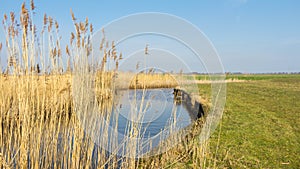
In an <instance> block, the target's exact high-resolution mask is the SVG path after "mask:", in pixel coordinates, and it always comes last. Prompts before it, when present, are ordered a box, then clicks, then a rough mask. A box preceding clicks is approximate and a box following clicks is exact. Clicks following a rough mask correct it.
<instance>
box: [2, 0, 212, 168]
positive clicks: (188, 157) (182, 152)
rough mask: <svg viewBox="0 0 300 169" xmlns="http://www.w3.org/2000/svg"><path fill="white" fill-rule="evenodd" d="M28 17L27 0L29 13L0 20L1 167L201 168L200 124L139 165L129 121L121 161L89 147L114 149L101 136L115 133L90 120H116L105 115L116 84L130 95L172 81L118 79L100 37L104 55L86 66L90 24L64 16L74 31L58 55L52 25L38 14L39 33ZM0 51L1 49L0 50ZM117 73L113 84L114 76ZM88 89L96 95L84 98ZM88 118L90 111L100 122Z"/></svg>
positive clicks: (136, 130)
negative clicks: (2, 58)
mask: <svg viewBox="0 0 300 169" xmlns="http://www.w3.org/2000/svg"><path fill="white" fill-rule="evenodd" d="M34 11H35V5H34V2H33V1H30V7H29V9H28V8H27V7H26V6H25V3H24V4H23V5H22V7H21V13H20V20H17V19H16V18H18V17H17V16H16V15H15V13H13V12H11V13H10V14H9V16H8V15H4V18H3V26H4V30H5V33H6V39H5V41H6V43H5V44H6V50H7V53H8V62H7V66H6V67H5V69H4V70H5V71H4V72H3V73H2V72H1V75H0V89H1V90H0V124H1V128H0V166H1V168H2V167H4V168H165V167H169V168H173V167H174V166H175V167H178V166H179V167H183V168H184V167H186V166H189V167H191V168H199V167H202V168H203V167H206V166H207V164H206V160H207V159H209V158H208V155H207V154H206V152H207V150H206V148H207V144H208V143H204V144H202V143H199V142H197V139H196V136H197V135H198V133H199V131H200V126H201V120H200V121H198V122H197V123H195V124H193V126H190V127H189V128H188V129H187V130H188V131H187V133H189V134H188V135H186V136H185V137H184V138H181V137H180V138H178V136H175V137H174V138H173V137H170V138H169V140H168V141H166V142H164V143H161V144H162V145H163V146H165V147H168V145H171V144H172V139H182V142H181V143H180V144H179V145H178V146H177V147H175V148H172V149H171V150H169V151H166V152H165V153H163V154H161V155H154V156H152V157H148V158H146V159H140V158H132V157H135V156H136V155H137V151H139V150H140V148H141V147H138V146H137V145H138V142H137V141H135V140H136V139H134V138H138V137H141V136H142V134H141V133H140V132H141V126H140V125H137V124H135V123H130V124H128V129H127V133H128V134H129V136H130V138H131V139H132V140H133V141H132V140H129V141H128V140H125V141H124V145H123V146H122V149H123V150H122V152H121V154H122V156H119V155H116V154H113V153H108V152H107V150H106V149H104V148H101V146H99V144H95V138H96V139H97V141H98V143H101V144H102V145H103V144H106V145H108V146H109V147H110V149H111V150H114V149H115V148H116V147H118V146H119V145H118V142H117V141H116V140H111V139H110V140H109V139H108V135H112V134H113V132H115V131H110V130H108V129H107V128H105V127H103V126H101V125H103V122H101V121H100V122H99V121H97V120H95V119H94V117H102V118H105V119H104V120H105V121H110V120H111V119H117V118H118V117H114V116H112V115H111V111H112V108H113V107H114V106H115V105H114V103H113V100H114V99H117V98H116V96H115V94H114V93H115V89H116V88H118V87H121V86H122V85H123V84H122V82H124V81H131V82H132V83H128V84H129V88H132V89H137V88H142V89H145V88H149V87H174V86H177V85H178V83H177V81H176V80H174V77H172V76H171V75H168V74H165V75H161V74H146V73H141V74H138V75H136V76H134V78H133V79H127V80H124V81H123V80H122V79H124V78H126V73H119V74H117V68H118V64H119V60H121V59H122V55H121V54H118V53H117V51H116V49H115V46H114V43H113V42H108V43H107V44H108V45H107V44H106V45H105V44H104V42H105V43H106V41H107V40H106V39H104V40H103V41H102V42H103V43H101V44H100V49H99V50H101V51H103V53H104V56H103V57H102V61H101V62H99V64H94V63H93V62H92V64H91V63H90V62H89V59H91V60H92V61H93V59H94V58H90V57H93V56H91V55H90V53H91V52H92V51H91V50H92V45H99V44H92V43H91V41H90V37H91V35H92V33H93V26H92V24H90V23H89V21H88V18H86V20H85V21H84V22H77V19H76V18H75V15H74V14H73V12H72V11H71V16H72V20H73V22H74V27H75V32H74V33H71V37H70V44H69V45H68V46H66V47H65V53H66V55H64V54H63V53H64V52H62V51H63V48H62V46H61V44H60V35H59V24H58V23H57V22H56V21H55V20H54V19H53V18H52V17H50V16H47V15H46V14H45V15H44V20H43V27H42V30H41V31H40V32H39V31H38V30H37V26H36V25H35V24H34V22H33V19H34ZM16 23H20V24H16ZM109 44H110V45H109ZM1 48H2V43H1V45H0V50H1ZM63 57H65V58H63ZM87 58H89V59H87ZM109 58H110V59H112V60H114V64H115V66H114V69H111V70H109V69H108V67H107V64H109V63H108V62H107V59H109ZM64 61H66V63H64ZM86 75H88V76H86ZM117 75H118V76H119V78H116V76H117ZM122 76H123V77H122ZM120 79H121V80H120ZM150 82H151V83H150ZM153 82H155V83H153ZM118 85H120V86H118ZM90 90H93V91H95V93H96V94H95V95H93V94H90V93H89V92H90ZM86 97H93V98H94V102H93V101H92V102H89V100H86ZM92 100H93V99H92ZM74 102H76V105H75V104H74ZM136 106H137V105H136ZM91 110H93V111H91ZM139 111H145V110H143V109H140V110H139ZM91 112H92V113H93V112H97V113H99V114H100V115H101V116H99V115H95V114H91ZM116 116H117V115H116ZM132 118H134V119H139V118H140V119H141V118H143V117H140V116H137V117H135V116H133V117H132ZM96 119H97V118H96ZM116 124H117V122H116ZM99 126H100V127H102V128H101V129H102V135H99V134H101V133H94V130H98V127H99ZM115 127H117V126H115ZM87 128H88V130H86V129H87ZM89 135H90V136H89ZM98 139H99V140H98ZM162 145H161V146H160V147H163V146H162ZM117 151H118V150H117ZM186 164H188V165H186Z"/></svg>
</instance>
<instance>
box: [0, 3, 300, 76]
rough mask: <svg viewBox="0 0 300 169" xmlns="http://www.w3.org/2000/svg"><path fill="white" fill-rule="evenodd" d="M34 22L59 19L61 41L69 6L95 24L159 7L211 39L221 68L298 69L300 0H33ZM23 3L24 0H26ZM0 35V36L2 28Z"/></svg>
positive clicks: (5, 8)
mask: <svg viewBox="0 0 300 169" xmlns="http://www.w3.org/2000/svg"><path fill="white" fill-rule="evenodd" d="M21 3H22V1H16V0H12V1H9V0H6V1H4V0H0V14H1V17H2V16H3V14H4V13H9V12H10V11H14V12H16V13H18V12H19V11H20V6H21ZM35 4H36V6H37V10H36V13H37V15H36V19H35V22H40V23H42V16H43V14H44V13H47V14H48V15H50V16H52V17H54V18H55V19H56V20H57V21H58V22H59V23H60V25H61V28H60V33H61V35H62V36H63V41H66V42H67V41H68V40H69V33H70V31H73V29H74V28H73V25H72V21H71V16H70V8H72V9H73V11H74V13H75V15H76V17H77V18H79V19H82V20H84V18H85V17H86V16H88V17H89V20H90V21H91V22H92V23H93V25H94V27H95V30H97V29H100V28H101V27H102V26H103V25H104V24H107V23H109V22H110V21H112V20H115V19H118V18H120V17H122V16H126V15H129V14H133V13H138V12H163V13H169V14H173V15H176V16H179V17H182V18H184V19H186V20H188V21H189V22H191V23H193V24H194V25H196V26H197V27H198V28H199V29H200V30H202V31H203V32H204V33H205V34H206V36H207V37H208V38H209V39H210V40H211V41H212V43H213V44H214V46H215V47H216V49H217V51H218V53H219V56H220V58H221V60H222V62H223V65H224V69H225V71H232V72H237V71H240V72H246V73H247V72H284V71H285V72H294V71H297V72H300V1H298V0H223V1H221V0H190V1H187V0H186V1H184V0H181V1H179V0H151V1H150V0H149V1H141V0H130V1H129V0H128V1H124V0H119V1H115V0H110V1H96V0H93V1H58V0H51V1H37V0H36V2H35ZM27 5H28V1H27ZM0 41H1V42H4V41H5V39H4V35H3V31H1V33H0Z"/></svg>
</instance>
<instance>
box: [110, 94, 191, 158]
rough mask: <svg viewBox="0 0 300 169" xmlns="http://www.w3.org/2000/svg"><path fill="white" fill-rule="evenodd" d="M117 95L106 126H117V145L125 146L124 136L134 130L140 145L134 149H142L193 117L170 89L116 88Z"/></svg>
mask: <svg viewBox="0 0 300 169" xmlns="http://www.w3.org/2000/svg"><path fill="white" fill-rule="evenodd" d="M117 96H118V99H116V103H117V106H114V107H115V108H114V109H113V112H112V117H115V118H111V120H110V127H111V128H112V130H113V129H114V128H117V131H118V135H117V140H118V144H119V145H121V144H124V146H126V142H125V143H124V140H128V137H129V136H130V135H132V134H133V133H134V134H136V135H135V138H139V139H140V140H138V141H137V142H138V144H139V145H137V146H141V147H142V148H137V149H138V150H139V151H141V152H143V153H145V152H147V151H149V150H151V149H153V148H155V147H156V146H157V145H158V144H159V143H160V142H161V141H162V140H164V139H167V138H168V136H169V135H170V134H173V133H176V132H178V131H180V130H181V129H183V128H185V127H187V126H188V125H190V124H191V123H192V121H193V120H194V117H195V116H194V114H193V113H194V112H190V111H189V109H188V108H187V105H185V104H184V103H178V102H176V101H174V95H173V89H146V90H142V89H139V90H120V91H117ZM116 126H117V127H116ZM134 127H135V128H137V129H138V132H137V133H135V130H133V129H132V128H134ZM112 138H113V137H110V139H112ZM115 139H116V138H115ZM150 142H151V145H150V144H149V143H150ZM127 144H128V143H127Z"/></svg>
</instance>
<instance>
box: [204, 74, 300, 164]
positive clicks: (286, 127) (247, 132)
mask: <svg viewBox="0 0 300 169" xmlns="http://www.w3.org/2000/svg"><path fill="white" fill-rule="evenodd" d="M230 76H231V75H230ZM230 76H229V77H227V78H232V76H231V77H230ZM234 78H238V79H245V80H251V81H249V82H243V83H228V84H227V100H226V106H225V111H224V114H223V119H222V122H221V124H220V127H219V128H218V130H216V131H215V133H214V134H213V135H212V136H211V139H210V141H211V142H210V144H211V147H210V152H211V153H213V154H214V157H215V158H214V159H215V160H216V168H300V76H299V75H239V76H235V77H234ZM200 88H202V89H204V91H205V89H208V88H209V85H201V86H200ZM202 93H203V92H202ZM208 93H209V92H208ZM206 94H207V93H206ZM219 134H220V137H218V135H219ZM218 138H219V143H218ZM217 145H218V148H217ZM216 152H217V153H216Z"/></svg>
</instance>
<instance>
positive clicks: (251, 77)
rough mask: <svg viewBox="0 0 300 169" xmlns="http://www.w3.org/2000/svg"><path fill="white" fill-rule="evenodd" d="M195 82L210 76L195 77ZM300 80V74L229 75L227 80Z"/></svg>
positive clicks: (207, 78)
mask: <svg viewBox="0 0 300 169" xmlns="http://www.w3.org/2000/svg"><path fill="white" fill-rule="evenodd" d="M194 78H195V80H209V79H210V77H209V75H194ZM289 78H300V74H229V75H226V80H232V79H237V80H272V79H289Z"/></svg>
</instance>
